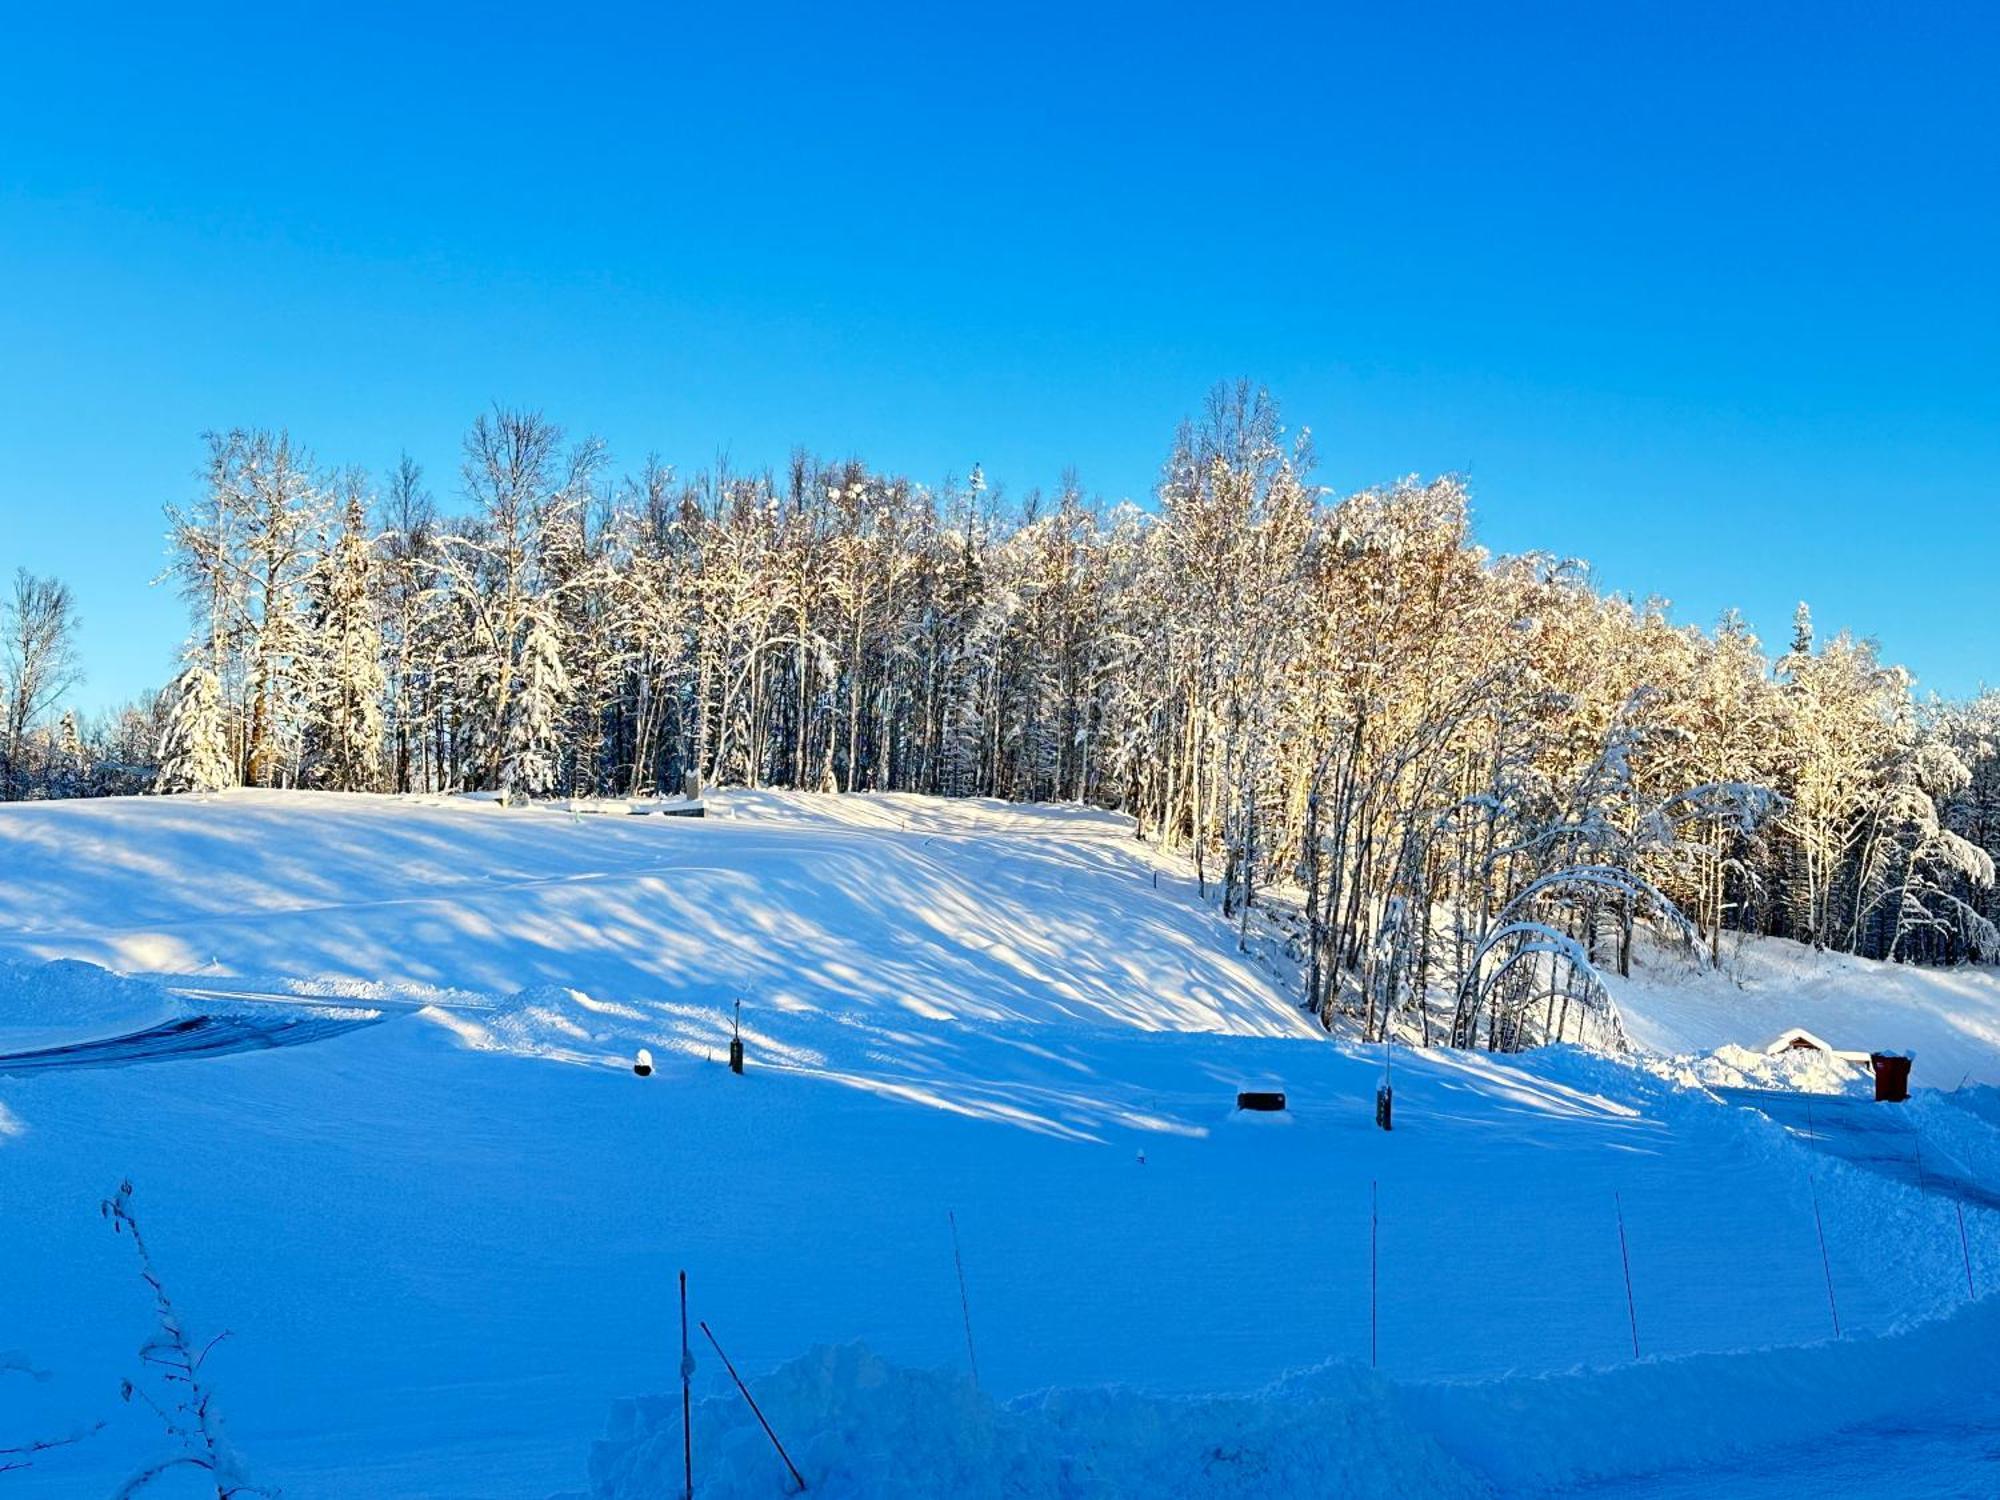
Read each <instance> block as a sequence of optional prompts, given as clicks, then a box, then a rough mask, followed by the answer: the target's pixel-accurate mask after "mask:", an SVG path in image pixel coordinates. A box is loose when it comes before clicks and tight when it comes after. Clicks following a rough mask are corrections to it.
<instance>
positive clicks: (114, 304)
mask: <svg viewBox="0 0 2000 1500" xmlns="http://www.w3.org/2000/svg"><path fill="white" fill-rule="evenodd" d="M403 9H404V7H401V6H393V7H382V8H380V9H377V8H375V7H372V6H368V5H361V4H340V5H324V6H313V5H291V4H276V5H273V4H263V5H258V6H244V7H241V8H240V9H239V8H228V9H225V8H214V7H205V6H199V5H189V6H159V5H146V6H143V7H132V8H120V7H117V6H93V7H81V6H78V7H65V6H59V5H41V6H16V7H10V8H9V10H8V12H7V14H6V16H5V18H4V28H3V29H0V569H5V570H6V571H7V572H8V573H11V571H12V569H13V568H14V567H16V566H19V565H25V566H27V567H29V568H32V569H34V570H36V571H38V572H52V573H56V574H58V575H60V576H62V577H64V578H66V579H67V580H69V582H70V583H71V584H72V585H73V586H74V587H75V588H76V590H77V592H78V594H79V596H80V599H81V602H82V609H83V614H84V617H85V630H84V641H83V644H84V650H85V655H86V664H87V667H88V669H89V672H90V674H91V675H90V682H89V683H88V685H87V686H86V687H85V688H84V689H83V690H82V691H81V693H80V695H79V701H80V702H81V703H83V704H84V705H85V706H87V707H93V708H94V707H98V706H102V705H104V704H106V703H109V702H112V701H115V700H117V699H119V698H122V697H124V696H125V695H127V694H130V693H132V692H134V691H135V690H137V689H139V688H141V687H144V686H147V685H153V684H157V683H158V682H159V681H160V680H161V679H162V678H163V677H164V676H165V674H166V673H167V671H168V669H169V666H170V661H171V657H172V653H173V652H174V650H175V648H176V647H177V645H178V643H179V640H180V637H181V635H182V634H183V632H184V630H185V628H186V622H185V616H184V614H183V611H182V609H181V605H180V602H179V600H178V599H177V598H176V597H175V596H174V594H173V593H172V590H171V588H170V587H166V586H163V587H159V588H149V587H148V583H149V580H150V579H151V578H152V577H153V576H154V575H155V574H156V573H157V572H158V570H159V569H160V567H161V566H162V563H163V560H164V559H163V554H162V549H161V529H162V527H161V520H160V507H161V504H162V503H163V502H165V501H167V500H170V499H184V498H188V497H190V496H191V495H192V494H193V492H194V488H195V481H194V478H193V470H194V467H195V465H196V463H197V461H198V458H199V447H198V441H197V438H198V434H199V433H200V432H201V431H202V430H203V429H205V428H210V427H223V426H232V425H246V426H247V425H269V426H286V427H289V428H290V429H291V431H292V432H293V434H294V435H295V436H296V437H298V438H300V439H301V440H303V441H304V442H305V443H307V444H308V445H309V446H310V447H312V448H313V450H314V451H315V452H316V453H317V454H318V455H319V456H320V458H321V459H322V460H324V461H327V462H330V463H331V462H338V463H342V464H347V463H359V464H364V465H367V466H369V467H370V468H372V469H374V470H376V471H378V472H379V471H381V470H383V469H385V468H386V467H387V466H388V465H389V464H391V463H392V462H393V461H394V460H395V458H396V456H397V454H398V453H399V452H401V451H403V450H405V449H407V450H408V451H409V452H410V453H411V454H412V455H414V456H415V457H416V458H417V459H418V460H419V461H420V462H422V463H423V464H424V465H425V466H426V468H427V469H428V471H429V473H430V476H431V479H432V481H433V485H434V488H435V489H436V490H437V492H438V494H439V496H440V498H441V499H445V500H447V501H451V500H454V499H455V498H456V493H457V485H458V481H457V464H458V454H459V446H458V443H459V435H460V433H461V432H462V431H463V429H464V427H465V425H466V423H467V422H468V421H469V420H470V419H471V417H472V416H473V415H474V414H475V413H477V412H478V411H479V410H481V409H482V408H484V407H485V406H487V405H488V404H489V403H491V402H494V401H500V402H505V403H508V404H520V405H530V406H536V407H539V408H541V409H542V410H544V411H546V412H547V413H548V414H549V415H550V416H551V417H553V418H555V419H556V420H558V421H560V422H562V423H563V424H564V425H565V426H567V427H569V428H570V429H572V430H573V431H581V430H585V429H588V430H591V431H595V432H597V433H598V434H600V435H601V436H603V437H604V438H605V439H606V440H607V441H608V443H609V444H610V446H611V449H612V453H613V457H614V459H616V460H617V461H619V462H620V463H621V464H623V465H632V466H636V464H637V463H638V461H639V460H640V459H641V458H642V457H643V456H644V455H645V454H646V453H647V452H648V451H649V450H650V451H657V452H658V453H659V454H660V455H661V456H662V457H663V458H666V459H667V460H669V461H671V462H674V463H676V464H678V465H679V466H680V467H681V468H682V469H683V471H688V470H692V469H696V468H700V467H703V466H705V465H707V464H709V463H710V462H712V461H713V459H714V458H715V456H716V455H717V454H718V453H725V452H726V453H727V454H728V455H729V457H730V460H731V462H732V464H733V465H735V466H736V467H738V468H739V469H740V468H746V467H748V468H756V467H762V466H764V465H767V464H768V465H776V464H779V463H781V462H782V461H783V459H784V457H785V455H786V453H787V452H788V451H789V449H790V448H791V447H792V446H793V445H794V444H801V443H802V444H805V445H807V446H809V447H811V448H813V449H815V450H818V451H820V452H822V453H824V454H828V455H841V456H844V455H847V454H859V455H861V456H862V457H864V458H866V459H868V460H869V461H870V462H871V463H873V464H875V465H877V466H880V467H882V468H887V469H895V470H899V471H902V472H906V473H909V474H912V475H913V476H915V477H918V478H920V479H927V480H933V481H934V480H939V479H942V478H943V477H944V476H945V475H947V474H950V473H958V474H963V473H964V472H965V471H966V470H967V468H968V467H969V466H970V464H971V463H973V462H974V461H979V462H981V463H983V464H984V466H985V468H986V471H987V474H988V476H989V477H990V478H991V479H992V480H994V481H996V482H999V483H1002V484H1004V485H1005V486H1006V489H1007V491H1008V492H1009V493H1010V494H1014V495H1019V494H1020V493H1022V492H1023V491H1025V490H1026V489H1028V488H1030V487H1033V486H1036V485H1041V486H1045V487H1046V486H1050V485H1052V484H1053V483H1054V482H1055V481H1056V479H1057V478H1058V476H1059V475H1060V473H1061V471H1062V469H1063V467H1064V466H1065V465H1070V464H1074V465H1075V466H1076V467H1077V469H1078V470H1079V472H1080V474H1081V476H1082V478H1083V481H1084V483H1085V486H1086V487H1087V488H1088V489H1090V490H1093V491H1095V492H1098V493H1100V494H1102V495H1104V496H1105V497H1107V498H1114V499H1115V498H1118V497H1121V496H1127V495H1130V496H1133V497H1135V498H1142V499H1143V498H1145V497H1147V495H1148V494H1149V492H1150V489H1151V487H1152V485H1153V482H1154V480H1155V478H1156V475H1157V471H1158V466H1159V464H1160V461H1161V459H1162V458H1163V457H1164V455H1165V450H1166V446H1167V443H1168V441H1169V439H1170V437H1171V434H1172V429H1173V426H1174V423H1175V422H1176V421H1177V420H1178V418H1180V417H1181V416H1182V415H1183V414H1185V413H1187V412H1189V411H1191V410H1193V409H1194V408H1195V407H1196V406H1197V405H1198V404H1199V402H1200V400H1201V397H1202V394H1203V392H1204V391H1205V390H1206V389H1207V388H1208V387H1209V386H1210V385H1211V384H1213V383H1214V382H1215V381H1216V380H1218V379H1223V378H1228V377H1234V376H1237V375H1247V376H1249V377H1251V378H1253V379H1255V380H1257V381H1260V382H1262V383H1264V384H1267V385H1269V386H1270V387H1271V388H1272V390H1273V391H1274V392H1275V393H1276V394H1277V396H1278V397H1279V399H1280V401H1281V402H1282V404H1283V407H1284V410H1285V412H1286V415H1287V417H1288V419H1289V420H1290V421H1291V422H1292V423H1294V424H1307V425H1310V426H1311V427H1312V428H1313V430H1314V434H1315V438H1316V441H1317V444H1318V447H1319V450H1320V453H1321V478H1322V479H1323V480H1324V482H1326V483H1329V484H1331V485H1334V486H1337V487H1339V488H1342V489H1347V488H1355V487H1359V486H1361V485H1364V484H1367V483H1371V482H1375V481H1378V480H1384V479H1389V478H1393V477H1395V476H1397V475H1400V474H1404V473H1412V472H1421V473H1426V474H1430V473H1437V472H1440V471H1446V470H1451V471H1458V472H1461V473H1463V474H1465V475H1467V476H1468V477H1469V478H1470V480H1471V483H1472V485H1473V492H1474V498H1475V503H1476V506H1477V516H1478V525H1479V529H1480V532H1481V535H1482V537H1483V538H1484V539H1485V540H1486V542H1487V543H1488V544H1489V545H1491V546H1493V547H1495V548H1498V549H1501V550H1508V551H1515V550H1522V549H1528V548H1538V549H1546V550H1551V551H1556V552H1560V553H1563V554H1566V555H1573V556H1581V557H1585V558H1588V559H1590V560H1591V561H1592V562H1593V563H1594V564H1595V565H1596V567H1597V572H1598V577H1599V579H1600V582H1601V583H1602V584H1603V585H1605V586H1607V587H1614V588H1618V589H1621V590H1625V591H1628V592H1631V593H1634V594H1641V595H1643V594H1658V595H1663V596H1665V597H1667V598H1670V599H1672V600H1673V601H1674V604H1675V608H1676V614H1677V616H1678V617H1679V618H1681V619H1683V620H1689V621H1695V622H1701V623H1707V622H1709V621H1710V620H1712V619H1713V617H1714V616H1715V614H1716V613H1717V612H1718V611H1719V610H1720V609H1722V608H1723V607H1724V606H1726V605H1730V604H1735V605H1740V606H1741V607H1742V608H1743V609H1744V610H1745V612H1746V613H1747V614H1748V615H1749V617H1750V618H1751V620H1752V622H1753V624H1755V625H1756V627H1757V628H1758V630H1759V631H1760V633H1761V634H1762V635H1763V636H1764V638H1765V639H1766V641H1767V642H1771V643H1781V642H1782V641H1783V639H1784V638H1785V635H1786V632H1787V629H1788V625H1789V620H1790V615H1791V611H1792V607H1793V605H1794V603H1795V602H1796V601H1797V600H1798V599H1800V598H1802V597H1803V598H1806V599H1809V600H1810V601H1811V602H1812V604H1813V606H1814V609H1815V613H1816V615H1817V617H1818V618H1819V620H1820V621H1821V623H1822V626H1823V627H1824V628H1828V629H1831V628H1835V627H1839V626H1850V627H1852V628H1854V629H1856V630H1857V631H1859V632H1861V633H1864V634H1871V635H1874V636H1876V637H1877V638H1878V639H1879V640H1880V641H1881V642H1882V645H1883V648H1884V650H1885V653H1886V654H1887V655H1889V656H1890V657H1891V658H1893V659H1896V660H1901V661H1904V662H1906V663H1907V664H1909V665H1910V666H1911V667H1912V668H1913V669H1914V670H1916V671H1917V673H1918V675H1919V678H1920V680H1921V682H1922V684H1923V685H1924V686H1926V687H1930V688H1935V689H1937V690H1939V691H1942V692H1946V693H1964V692H1969V691H1971V690H1973V689H1974V688H1976V687H1977V686H1978V685H1979V683H1980V682H1981V681H1985V680H1991V681H1996V682H2000V644H1996V638H2000V631H1996V626H1997V625H2000V603H1996V594H1995V581H1996V575H2000V567H1997V566H1996V564H2000V505H1996V502H2000V83H1996V79H2000V9H1996V8H1995V7H1993V6H1990V5H1981V4H1965V5H1948V4H1930V3H1921V0H1919V3H1914V4H1886V3H1885V4H1880V5H1872V6H1857V5H1850V4H1842V3H1839V0H1816V3H1812V4H1799V5H1789V4H1761V5H1760V4H1746V3H1737V4H1730V5H1706V4H1689V3H1672V4H1643V3H1641V4H1628V3H1618V4H1604V3H1602V0H1596V3H1588V4H1577V5H1573V6H1562V5H1537V4H1500V3H1495V4H1492V5H1490V6H1465V7H1457V6H1428V5H1422V4H1411V5H1395V4H1380V3H1371V4H1367V5H1349V4H1330V5H1310V6H1301V7H1298V8H1297V9H1287V8H1282V7H1280V8H1270V7H1259V6H1254V5H1242V4H1236V5H1225V4H1211V5H1208V6H1205V7H1201V8H1189V9H1176V8H1173V7H1170V6H1165V5H1149V6H1132V7H1129V8H1106V7H1094V6H1085V5H1071V4H1054V5H1040V4H1033V3H1013V4H1004V5H976V6H971V5H969V6H956V5H949V4H944V5H939V4H931V5H922V6H912V7H910V8H908V9H896V10H892V9H884V8H880V7H874V6H865V5H856V6H848V5H839V4H827V3H820V4H815V5H808V6H800V7H797V8H796V9H794V8H790V7H781V6H775V5H758V6H737V5H704V6H677V5H652V6H629V7H627V6H617V5H603V6H588V5H578V4H573V5H556V4H544V5H539V6H513V5H507V4H482V5H476V6H475V5H470V4H466V5H451V4H438V5H431V6H425V7H410V8H409V9H410V10H411V11H412V12H415V11H416V10H418V9H421V10H422V12H423V13H422V15H421V16H416V15H414V14H413V15H409V16H406V15H403V14H402V13H401V12H402V11H403Z"/></svg>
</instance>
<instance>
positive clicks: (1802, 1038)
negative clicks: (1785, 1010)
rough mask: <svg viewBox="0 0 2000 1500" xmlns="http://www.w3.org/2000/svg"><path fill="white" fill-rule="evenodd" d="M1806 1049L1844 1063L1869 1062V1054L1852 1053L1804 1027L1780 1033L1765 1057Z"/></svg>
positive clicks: (1768, 1047) (1766, 1049) (1765, 1051)
mask: <svg viewBox="0 0 2000 1500" xmlns="http://www.w3.org/2000/svg"><path fill="white" fill-rule="evenodd" d="M1805 1047H1810V1048H1812V1049H1813V1050H1814V1051H1817V1052H1825V1053H1828V1054H1830V1055H1832V1056H1834V1057H1837V1058H1839V1059H1840V1060H1841V1061H1842V1062H1851V1063H1864V1064H1865V1063H1866V1062H1867V1061H1868V1054H1867V1053H1866V1052H1850V1051H1847V1050H1845V1049H1843V1048H1840V1047H1836V1046H1834V1045H1833V1043H1831V1042H1829V1041H1828V1040H1826V1038H1825V1037H1820V1036H1814V1035H1813V1034H1812V1033H1811V1032H1810V1031H1807V1030H1806V1029H1805V1027H1803V1026H1792V1027H1789V1028H1787V1029H1786V1030H1784V1031H1781V1032H1779V1033H1778V1035H1777V1037H1776V1038H1775V1039H1774V1040H1773V1041H1772V1042H1771V1043H1770V1045H1769V1046H1767V1047H1765V1049H1764V1055H1765V1056H1766V1057H1776V1056H1777V1055H1778V1054H1779V1053H1781V1052H1791V1051H1795V1050H1797V1049H1799V1048H1805Z"/></svg>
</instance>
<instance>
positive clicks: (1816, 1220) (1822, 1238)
mask: <svg viewBox="0 0 2000 1500" xmlns="http://www.w3.org/2000/svg"><path fill="white" fill-rule="evenodd" d="M1812 1210H1813V1229H1814V1230H1815V1231H1816V1232H1817V1233H1818V1235H1819V1268H1820V1270H1821V1271H1823V1272H1825V1273H1826V1305H1827V1307H1828V1308H1829V1309H1830V1310H1831V1311H1832V1313H1833V1336H1834V1337H1835V1338H1839V1337H1840V1304H1839V1303H1838V1302H1836V1301H1835V1300H1834V1296H1833V1262H1832V1261H1831V1260H1829V1259H1827V1254H1826V1225H1825V1224H1824V1223H1822V1222H1821V1221H1820V1216H1819V1188H1818V1186H1817V1185H1815V1186H1814V1187H1813V1190H1812Z"/></svg>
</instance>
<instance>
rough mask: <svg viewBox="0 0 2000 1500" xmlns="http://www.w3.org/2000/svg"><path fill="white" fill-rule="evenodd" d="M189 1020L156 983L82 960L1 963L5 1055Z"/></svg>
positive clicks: (0, 1045)
mask: <svg viewBox="0 0 2000 1500" xmlns="http://www.w3.org/2000/svg"><path fill="white" fill-rule="evenodd" d="M185 1014H186V1007H185V1005H183V1004H182V1002H181V1001H180V1000H179V999H178V998H177V997H175V996H174V995H172V994H170V993H169V992H168V991H167V990H166V989H164V988H162V987H161V985H160V984H159V983H158V982H156V981H154V980H150V979H135V978H131V977H129V976H127V975H124V974H114V973H112V972H111V971H110V970H109V969H101V968H99V967H98V966H97V965H96V964H90V963H84V962H82V961H80V960H77V959H67V958H64V959H57V960H56V961H55V962H53V963H44V964H36V963H22V962H15V961H10V960H6V959H0V1053H8V1052H32V1051H37V1050H39V1049H41V1048H44V1047H61V1046H67V1045H69V1044H71V1043H74V1042H91V1041H98V1040H101V1039H103V1038H105V1037H113V1036H123V1035H125V1034H127V1033H129V1032H134V1031H144V1030H146V1029H147V1028H148V1027H151V1026H158V1025H160V1024H161V1023H162V1022H165V1021H171V1020H174V1019H176V1018H178V1017H180V1016H182V1015H185Z"/></svg>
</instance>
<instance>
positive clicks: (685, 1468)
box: [681, 1271, 694, 1500]
mask: <svg viewBox="0 0 2000 1500" xmlns="http://www.w3.org/2000/svg"><path fill="white" fill-rule="evenodd" d="M681 1471H682V1475H683V1477H684V1478H685V1479H686V1481H687V1494H686V1497H685V1500H694V1353H693V1351H691V1350H690V1349H689V1348H688V1273H687V1272H685V1271H683V1272H681Z"/></svg>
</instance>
